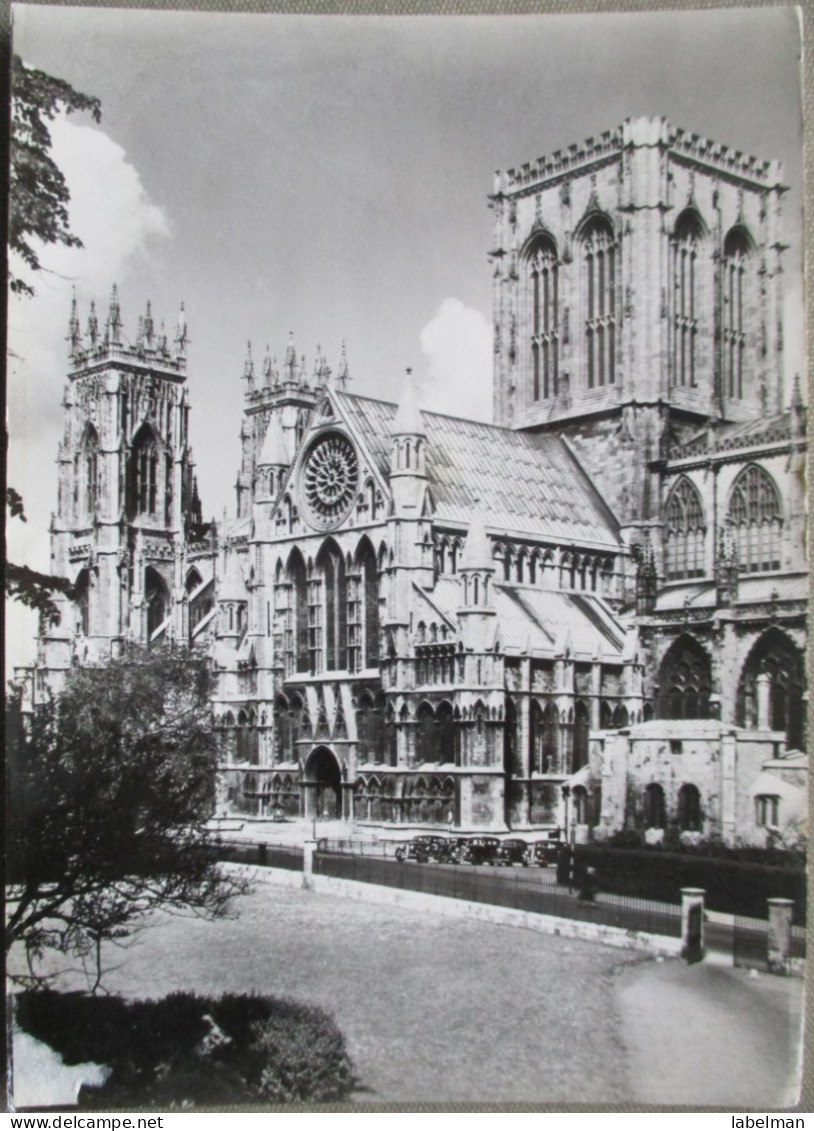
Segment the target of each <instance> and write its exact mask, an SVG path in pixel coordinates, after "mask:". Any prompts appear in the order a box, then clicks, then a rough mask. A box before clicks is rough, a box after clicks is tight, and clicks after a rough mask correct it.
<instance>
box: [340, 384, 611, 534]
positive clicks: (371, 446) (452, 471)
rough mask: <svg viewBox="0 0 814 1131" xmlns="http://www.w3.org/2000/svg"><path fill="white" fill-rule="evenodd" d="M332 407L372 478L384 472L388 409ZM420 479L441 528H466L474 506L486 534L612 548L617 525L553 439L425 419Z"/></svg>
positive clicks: (376, 404)
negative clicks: (358, 444) (368, 462)
mask: <svg viewBox="0 0 814 1131" xmlns="http://www.w3.org/2000/svg"><path fill="white" fill-rule="evenodd" d="M334 395H335V396H336V400H337V404H338V406H339V408H340V409H341V411H342V412H343V413H344V414H345V415H346V417H347V419H348V421H349V422H350V424H351V426H352V427H355V429H356V430H357V434H358V436H359V438H360V439H362V440H363V442H364V443H365V444H366V445H367V448H368V451H369V452H370V453H371V455H372V457H373V458H374V459H375V461H376V463H377V465H378V468H379V471H380V472H381V473H382V474H383V475H387V473H388V471H389V469H390V431H391V426H392V423H393V419H394V417H395V413H396V406H395V405H393V404H390V403H388V402H386V401H378V400H372V399H371V398H369V397H358V396H355V395H353V394H351V393H344V392H336V393H335V394H334ZM421 415H422V418H423V420H424V424H425V427H426V433H427V478H428V481H429V485H430V490H431V492H432V498H433V502H434V504H435V515H436V518H437V519H438V520H439V521H441V522H444V521H449V522H454V523H461V524H464V525H467V526H468V524H469V521H470V517H471V514H472V511H473V509H474V506H475V500H476V499H479V500H480V507H481V513H482V514H483V515H484V517H485V520H486V525H487V530H488V531H489V532H491V533H492V534H493V535H497V534H501V533H503V532H505V533H510V532H511V533H514V534H521V535H522V534H527V535H529V536H531V537H537V538H541V539H546V538H547V539H551V540H553V541H557V542H563V541H578V542H582V543H591V544H594V545H601V546H609V545H611V546H618V545H619V544H620V537H619V525H618V523H617V521H616V519H615V518H614V516H613V514H612V513H611V511H610V510H609V508H608V507H607V505H606V504H605V502H604V501H603V499H602V497H601V496H600V494H599V492H598V491H597V490H596V489H595V488H594V486H593V484H592V483H591V481H590V479H589V478H588V476H587V474H586V473H585V471H584V470H583V469H582V467H581V466H580V464H579V463H578V462H577V459H576V457H575V456H574V455H573V453H572V452H571V450H570V448H568V446H567V445H566V444H565V442H564V441H563V440H562V439H561V438H560V437H558V436H543V435H539V434H532V433H528V432H514V431H512V430H511V429H508V428H498V427H497V426H496V425H494V424H482V423H480V422H478V421H475V420H461V419H459V418H458V417H453V416H441V415H440V414H439V413H434V412H425V411H423V410H422V414H421Z"/></svg>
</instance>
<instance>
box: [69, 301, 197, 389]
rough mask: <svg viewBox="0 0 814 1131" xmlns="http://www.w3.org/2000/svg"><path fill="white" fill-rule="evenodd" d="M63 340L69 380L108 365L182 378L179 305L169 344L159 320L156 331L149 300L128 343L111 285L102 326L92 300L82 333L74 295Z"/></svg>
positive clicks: (184, 336) (183, 333) (184, 335)
mask: <svg viewBox="0 0 814 1131" xmlns="http://www.w3.org/2000/svg"><path fill="white" fill-rule="evenodd" d="M66 340H67V341H68V343H69V356H70V361H71V372H70V376H71V377H76V376H78V375H79V373H80V372H82V371H85V370H87V369H88V368H89V367H96V366H98V365H102V364H105V363H107V362H110V361H115V362H119V363H121V362H124V363H127V364H136V365H139V366H148V367H149V368H150V369H151V370H155V369H160V370H163V371H164V372H166V373H168V374H172V375H173V376H175V377H181V378H182V379H183V377H184V375H185V374H186V352H187V346H188V345H189V336H188V332H187V322H186V313H185V311H184V304H183V303H181V309H180V312H179V314H178V322H177V324H176V328H175V332H174V335H173V338H172V341H170V338H169V336H168V334H167V331H166V329H165V326H164V321H163V319H162V321H161V322H160V323H159V325H158V327H156V324H155V320H154V319H153V313H152V308H151V304H150V302H149V300H148V301H147V307H146V310H145V312H144V314H142V315H139V319H138V323H137V327H136V333H135V337H134V338H133V340H130V339H129V338H128V337H127V335H126V334H125V333H124V323H123V321H122V317H121V307H120V305H119V292H118V288H117V286H116V284H115V283H114V285H113V290H112V293H111V296H110V304H109V306H108V313H107V317H106V318H105V321H104V324H103V325H100V322H99V316H98V315H97V313H96V302H95V300H93V299H92V300H91V303H90V307H89V310H88V317H87V322H86V324H85V329H84V331H83V330H82V327H81V324H80V321H79V311H78V307H77V301H76V295H75V294H74V297H73V299H72V300H71V316H70V319H69V322H68V334H67V338H66Z"/></svg>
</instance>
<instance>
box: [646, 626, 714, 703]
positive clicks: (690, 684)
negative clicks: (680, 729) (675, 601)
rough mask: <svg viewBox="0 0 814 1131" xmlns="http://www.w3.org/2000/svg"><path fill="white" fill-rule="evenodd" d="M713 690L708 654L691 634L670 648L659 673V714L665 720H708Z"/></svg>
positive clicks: (680, 638)
mask: <svg viewBox="0 0 814 1131" xmlns="http://www.w3.org/2000/svg"><path fill="white" fill-rule="evenodd" d="M711 693H712V669H711V664H710V659H709V655H708V654H707V653H706V652H705V651H704V649H703V648H702V647H701V645H700V644H699V643H698V642H697V641H695V640H693V639H692V637H690V636H682V637H679V639H678V640H676V642H675V643H674V644H673V645H672V646H671V647H670V649H669V651H668V652H667V655H666V656H665V657H664V660H663V662H662V665H661V670H660V673H659V714H660V715H661V718H663V719H707V718H709V697H710V695H711Z"/></svg>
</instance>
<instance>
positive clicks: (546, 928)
mask: <svg viewBox="0 0 814 1131" xmlns="http://www.w3.org/2000/svg"><path fill="white" fill-rule="evenodd" d="M231 866H232V867H241V865H231ZM254 877H255V879H256V881H258V882H260V881H262V882H267V883H269V884H270V885H272V886H284V887H295V888H299V887H304V888H307V889H308V890H309V891H317V892H326V893H327V894H330V895H339V896H342V897H343V898H345V899H358V900H361V901H363V902H367V903H383V904H389V905H391V906H393V907H405V908H408V909H409V908H412V909H414V910H416V911H429V912H430V913H432V914H435V915H445V916H449V917H451V918H457V919H478V920H480V921H481V922H483V923H497V924H500V925H502V926H506V927H522V928H523V929H525V930H530V931H539V932H540V933H541V934H544V935H560V936H562V937H563V938H571V939H586V940H587V941H589V942H598V943H602V944H603V945H604V946H613V947H620V948H624V949H626V950H637V951H640V952H644V953H645V954H652V955H657V956H661V957H664V958H678V957H679V956H680V954H681V939H678V938H668V937H667V936H664V935H651V934H647V933H646V932H645V931H625V930H622V929H621V928H619V927H608V926H605V925H604V924H602V923H590V922H584V921H581V920H577V919H564V918H560V917H558V916H555V915H543V914H540V913H539V912H536V911H534V912H532V911H516V910H514V909H513V908H509V907H498V906H495V905H493V904H490V903H472V902H469V901H467V900H464V899H450V898H448V897H447V896H442V895H427V894H425V893H424V892H416V891H408V890H404V889H401V888H389V887H382V886H380V885H378V884H365V883H359V882H358V881H357V880H343V879H338V878H336V877H334V876H317V875H313V874H312V875H302V874H299V873H296V872H286V871H282V870H281V869H278V868H262V869H259V868H258V869H255V870H254Z"/></svg>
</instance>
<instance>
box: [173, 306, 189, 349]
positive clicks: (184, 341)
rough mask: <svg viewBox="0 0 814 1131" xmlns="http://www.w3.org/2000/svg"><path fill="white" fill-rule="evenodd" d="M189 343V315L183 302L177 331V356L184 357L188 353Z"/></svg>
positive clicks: (179, 312)
mask: <svg viewBox="0 0 814 1131" xmlns="http://www.w3.org/2000/svg"><path fill="white" fill-rule="evenodd" d="M188 345H189V335H188V333H187V316H186V311H185V310H184V304H183V302H182V303H181V309H180V310H179V311H178V327H177V329H176V331H175V354H176V357H184V356H185V354H186V350H187V346H188Z"/></svg>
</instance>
